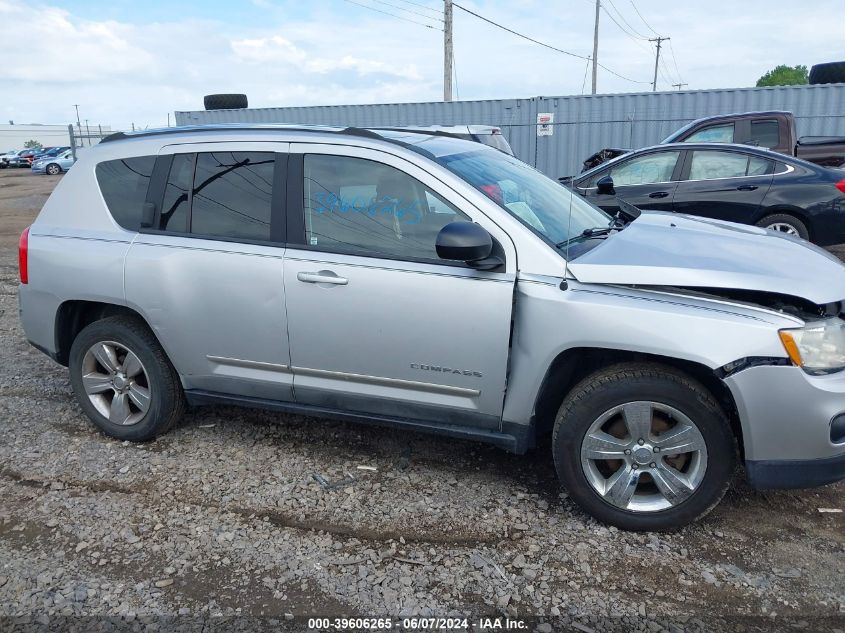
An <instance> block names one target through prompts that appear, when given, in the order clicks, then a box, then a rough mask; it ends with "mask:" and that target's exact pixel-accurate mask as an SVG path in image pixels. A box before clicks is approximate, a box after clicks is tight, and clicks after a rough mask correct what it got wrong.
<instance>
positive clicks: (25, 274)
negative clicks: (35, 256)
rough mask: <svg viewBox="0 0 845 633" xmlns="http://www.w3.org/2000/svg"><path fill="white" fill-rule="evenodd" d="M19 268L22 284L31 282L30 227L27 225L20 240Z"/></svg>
mask: <svg viewBox="0 0 845 633" xmlns="http://www.w3.org/2000/svg"><path fill="white" fill-rule="evenodd" d="M18 270H19V272H20V278H21V283H22V284H28V283H29V227H26V228H25V229H24V231H23V233H21V239H20V241H19V242H18Z"/></svg>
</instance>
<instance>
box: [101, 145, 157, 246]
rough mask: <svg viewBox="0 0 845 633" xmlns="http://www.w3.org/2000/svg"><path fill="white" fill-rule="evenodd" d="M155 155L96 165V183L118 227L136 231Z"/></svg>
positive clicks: (109, 161) (138, 226)
mask: <svg viewBox="0 0 845 633" xmlns="http://www.w3.org/2000/svg"><path fill="white" fill-rule="evenodd" d="M155 160H156V157H155V156H138V157H136V158H121V159H118V160H107V161H105V162H102V163H100V164H98V165H97V167H96V170H95V171H96V174H97V182H98V183H99V185H100V191H101V192H102V194H103V198H104V199H105V201H106V206H107V207H108V208H109V212H110V213H111V214H112V217H113V218H114V219H115V222H117V223H118V224H119V225H120V226H122V227H123V228H125V229H129V230H131V231H137V230H138V229H139V228H140V226H141V206H142V205H143V204H144V200H145V199H146V197H147V187H148V186H149V184H150V174H152V173H153V165H155Z"/></svg>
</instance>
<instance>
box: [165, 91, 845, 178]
mask: <svg viewBox="0 0 845 633" xmlns="http://www.w3.org/2000/svg"><path fill="white" fill-rule="evenodd" d="M753 110H790V111H792V112H794V113H795V116H796V120H797V126H798V133H799V135H836V136H845V84H829V85H817V86H779V87H773V88H726V89H720V90H687V91H680V92H642V93H630V94H608V95H577V96H568V97H532V98H530V99H498V100H490V101H453V102H450V103H444V102H431V103H393V104H383V105H340V106H308V107H289V108H250V109H245V110H212V111H204V110H200V111H193V112H176V122H177V124H178V125H192V124H193V125H196V124H205V123H235V122H243V123H311V124H316V125H340V126H358V127H367V126H396V125H435V124H440V125H455V124H462V123H466V124H473V123H474V124H486V125H498V126H500V127H501V128H502V132H503V134H504V135H505V136H506V138H507V139H508V141H509V142H510V144H511V146H512V147H513V149H514V153H515V154H516V155H517V156H518V157H519V158H520V159H522V160H524V161H525V162H527V163H530V164H531V165H534V166H535V167H537V168H538V169H540V170H541V171H543V172H544V173H546V174H548V175H549V176H552V177H558V176H564V175H570V174H576V173H578V172H579V171H580V170H581V163H582V161H583V160H584V159H585V158H586V157H587V156H589V155H590V154H592V153H593V152H595V151H597V150H599V149H601V148H603V147H645V146H647V145H652V144H655V143H659V142H660V141H661V140H662V139H664V138H665V137H667V136H668V135H669V134H670V133H671V132H673V131H674V130H676V129H677V128H679V127H681V126H682V125H684V124H685V123H688V122H689V121H692V120H694V119H697V118H700V117H704V116H711V115H716V114H728V113H731V112H747V111H753ZM541 113H551V114H553V115H554V123H553V124H552V127H553V133H552V134H551V135H550V136H538V134H537V132H538V129H537V115H538V114H541Z"/></svg>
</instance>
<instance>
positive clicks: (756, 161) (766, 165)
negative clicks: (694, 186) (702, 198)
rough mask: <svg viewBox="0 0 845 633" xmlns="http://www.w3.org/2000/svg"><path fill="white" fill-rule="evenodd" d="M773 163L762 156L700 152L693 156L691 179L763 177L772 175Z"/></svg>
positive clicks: (694, 153)
mask: <svg viewBox="0 0 845 633" xmlns="http://www.w3.org/2000/svg"><path fill="white" fill-rule="evenodd" d="M772 163H773V161H770V160H768V159H766V158H762V157H760V156H750V155H747V154H739V153H736V152H717V151H709V150H699V151H695V152H693V154H692V162H691V164H690V172H689V179H690V180H713V179H715V178H739V177H742V176H762V175H765V174H770V173H772Z"/></svg>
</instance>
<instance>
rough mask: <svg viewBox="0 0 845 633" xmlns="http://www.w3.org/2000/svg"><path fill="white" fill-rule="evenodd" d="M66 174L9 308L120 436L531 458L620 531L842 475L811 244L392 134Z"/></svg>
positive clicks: (483, 151) (476, 149)
mask: <svg viewBox="0 0 845 633" xmlns="http://www.w3.org/2000/svg"><path fill="white" fill-rule="evenodd" d="M693 151H694V149H693ZM79 162H80V163H81V164H80V167H78V168H75V169H73V170H71V171H70V172H69V173H68V175H67V176H65V177H64V179H63V181H62V186H61V187H57V188H56V189H55V190H54V191H53V193H52V195H51V196H50V198H49V199H48V200H47V202H46V204H45V205H44V207H43V208H42V210H41V212H40V213H39V215H38V217H37V218H36V220H35V222H34V223H33V224H32V226H31V227H29V228H28V229H26V230H25V231H24V233H23V234H22V236H21V240H20V249H19V250H20V252H19V261H20V286H19V302H20V306H19V307H20V317H21V321H22V324H23V329H24V331H25V333H26V337H27V339H28V340H29V341H30V342H31V343H32V344H33V345H34V346H35V347H36V348H38V349H40V350H42V351H44V352H45V353H47V354H49V355H50V356H51V357H52V358H53V359H55V360H56V361H58V362H59V363H61V364H63V365H66V366H68V368H69V374H70V381H71V385H72V387H73V391H74V393H75V394H76V398H77V401H78V403H79V406H80V408H81V409H82V411H84V412H85V413H86V414H87V415H88V417H90V419H91V420H92V421H93V423H94V424H95V425H96V426H97V427H99V428H100V429H101V430H102V431H103V432H105V433H107V434H108V435H111V436H113V437H115V438H119V439H121V440H131V441H143V440H149V439H151V438H154V437H156V436H157V435H160V434H162V433H164V432H166V431H167V430H168V429H169V428H171V427H172V426H173V425H174V424H176V423H177V422H178V421H179V419H180V417H181V416H182V413H183V412H184V410H185V406H186V405H187V404H191V405H202V404H212V403H229V404H237V405H244V406H253V407H262V408H267V409H272V410H275V411H287V412H296V413H299V414H307V415H313V416H327V417H336V418H342V419H347V420H354V421H360V422H373V423H376V424H381V425H391V426H395V427H398V428H402V429H406V430H414V431H428V432H433V433H440V434H444V435H447V436H450V437H454V438H464V439H474V440H480V441H486V442H490V443H493V444H495V445H497V446H500V447H502V448H504V449H507V450H510V451H514V452H517V453H522V452H525V451H527V450H529V449H531V448H532V447H535V446H543V447H544V448H543V450H551V451H552V454H553V456H554V460H555V465H556V468H557V473H558V475H559V477H560V480H561V482H562V483H563V484H564V485H565V486H566V488H567V489H568V491H569V494H570V496H571V497H572V498H573V499H574V500H575V501H577V503H579V504H580V505H581V506H582V507H583V508H584V509H585V510H586V511H588V512H589V513H591V514H592V515H593V516H595V517H597V518H598V519H600V520H602V521H605V522H607V523H611V524H613V525H617V526H620V527H622V528H625V529H634V530H650V529H668V528H675V527H678V526H681V525H685V524H687V523H689V522H691V521H694V520H696V519H697V518H699V517H701V516H703V515H704V514H706V513H707V511H708V510H709V509H711V508H712V507H714V506H715V505H716V504H717V503H718V501H719V499H720V498H721V497H722V495H723V494H724V492H725V490H726V488H727V487H728V485H729V480H730V479H731V477H732V476H733V474H734V472H735V465H736V459H737V454H739V456H740V457H741V458H742V459H743V460H744V463H745V472H746V474H747V476H748V479H749V481H750V482H751V484H752V485H753V486H756V487H758V488H771V487H774V488H778V487H802V486H814V485H820V484H824V483H828V482H833V481H836V480H840V479H842V478H845V371H843V370H845V320H843V318H842V316H841V315H842V314H843V299H845V267H843V265H842V264H841V263H840V262H839V261H838V260H837V259H836V258H835V257H833V256H831V255H829V254H827V253H826V252H825V251H823V250H821V249H819V248H817V247H815V246H812V245H811V244H809V243H808V242H805V241H802V240H798V239H794V238H792V237H790V236H788V235H776V234H774V233H772V232H770V231H765V230H763V229H760V228H756V227H745V226H742V225H739V224H733V223H729V222H721V221H717V220H711V219H701V218H693V217H688V216H684V215H680V214H674V213H660V212H644V213H642V214H641V215H639V217H637V218H636V219H635V220H633V221H631V222H630V223H628V224H627V225H624V226H622V225H621V224H620V223H619V222H618V221H617V220H616V219H615V218H611V217H610V216H609V215H608V214H606V213H605V212H604V211H602V210H600V209H598V208H597V207H595V206H593V205H592V204H590V203H589V202H588V201H587V200H584V199H583V198H581V197H580V196H578V195H577V194H575V193H574V192H572V191H571V190H567V189H566V188H564V187H561V186H560V185H558V184H557V183H555V182H554V181H552V180H550V179H548V178H547V177H545V176H543V175H542V174H540V173H539V172H537V171H536V170H534V169H533V168H531V167H529V166H528V165H526V164H524V163H522V162H520V161H518V160H517V159H515V158H513V157H511V156H508V155H506V154H505V153H503V152H500V151H495V150H493V149H492V148H489V147H484V146H481V145H480V144H478V143H473V142H469V141H465V140H462V139H457V138H452V137H447V136H441V135H435V134H424V133H411V132H408V131H403V132H391V131H381V132H375V131H372V130H355V129H351V128H347V129H340V128H321V127H304V128H297V127H295V126H290V127H280V126H273V127H261V126H256V127H249V126H218V127H215V126H209V127H198V128H169V129H165V130H158V131H145V132H140V133H133V134H122V133H118V134H114V135H112V136H110V137H107V138H106V139H104V140H103V141H102V142H101V143H100V144H99V145H97V146H95V147H92V148H90V149H88V150H87V151H86V152H85V154H83V155H82V156H81V157H80V159H79ZM632 215H637V214H636V213H632ZM77 238H81V239H77ZM799 422H800V423H799ZM549 436H550V439H548V440H547V438H549ZM457 448H459V447H457Z"/></svg>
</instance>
